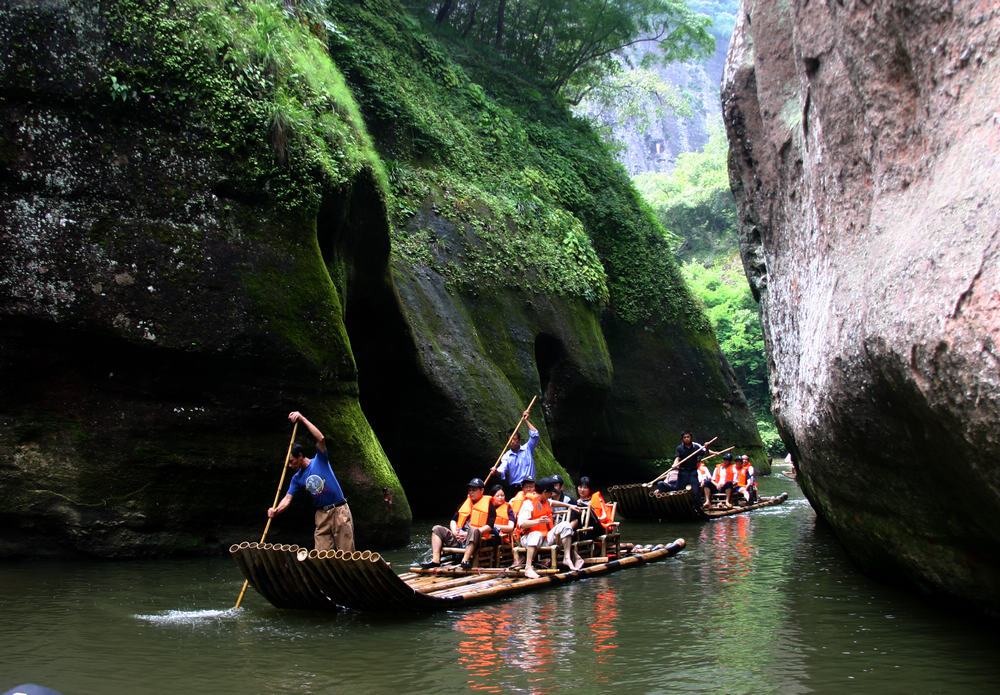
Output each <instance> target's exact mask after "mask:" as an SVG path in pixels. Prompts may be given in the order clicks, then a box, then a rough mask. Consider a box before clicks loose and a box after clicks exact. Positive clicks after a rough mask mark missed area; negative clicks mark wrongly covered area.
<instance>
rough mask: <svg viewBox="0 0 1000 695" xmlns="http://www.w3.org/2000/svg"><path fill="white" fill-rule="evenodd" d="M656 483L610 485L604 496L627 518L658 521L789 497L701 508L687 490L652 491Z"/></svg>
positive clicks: (697, 516)
mask: <svg viewBox="0 0 1000 695" xmlns="http://www.w3.org/2000/svg"><path fill="white" fill-rule="evenodd" d="M655 490H656V487H647V486H645V485H643V484H641V483H634V484H631V485H612V486H611V487H609V488H608V489H607V490H606V491H605V493H604V496H605V498H606V499H607V501H609V502H617V503H618V512H619V513H620V514H621V515H622V516H624V517H625V518H626V519H652V520H659V521H703V520H705V519H714V518H717V517H720V516H730V515H732V514H741V513H743V512H749V511H751V510H753V509H760V508H761V507H770V506H771V505H774V504H781V503H782V502H784V501H785V500H786V499H787V498H788V493H787V492H783V493H781V494H780V495H778V496H777V497H761V498H760V501H759V502H756V503H754V504H749V505H739V506H736V505H734V506H733V507H732V508H731V509H715V508H713V509H707V510H706V509H703V508H702V506H701V501H700V500H698V499H697V498H696V497H695V496H694V494H693V493H692V492H691V491H690V490H677V491H674V492H661V493H659V494H658V495H654V494H653V492H654V491H655Z"/></svg>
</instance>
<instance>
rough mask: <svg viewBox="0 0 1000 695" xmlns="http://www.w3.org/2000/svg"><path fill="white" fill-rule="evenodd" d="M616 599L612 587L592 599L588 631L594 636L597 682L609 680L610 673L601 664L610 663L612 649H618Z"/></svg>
mask: <svg viewBox="0 0 1000 695" xmlns="http://www.w3.org/2000/svg"><path fill="white" fill-rule="evenodd" d="M617 603H618V599H617V597H616V595H615V590H614V589H611V588H609V589H607V590H605V591H602V592H601V593H599V594H598V595H597V599H596V600H595V601H594V612H593V620H592V622H591V623H590V631H591V633H592V634H593V636H594V655H595V657H594V665H595V666H596V672H595V673H594V678H595V680H596V681H597V682H598V683H607V682H609V676H610V675H611V674H610V673H605V671H604V669H603V668H602V667H603V666H607V665H608V664H609V663H610V659H611V656H612V655H613V652H614V650H616V649H618V640H617V638H618V628H617V627H616V623H617V622H618V608H617Z"/></svg>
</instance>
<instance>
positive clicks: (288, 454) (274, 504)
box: [233, 421, 299, 610]
mask: <svg viewBox="0 0 1000 695" xmlns="http://www.w3.org/2000/svg"><path fill="white" fill-rule="evenodd" d="M298 429H299V423H298V421H296V422H295V424H294V425H292V438H291V440H290V441H289V442H288V451H287V452H286V453H285V463H284V464H282V466H281V479H280V480H279V481H278V490H277V492H275V493H274V502H272V503H271V507H272V508H273V507H277V506H278V498H279V497H281V488H282V487H283V486H284V485H285V471H287V470H288V459H290V458H291V457H292V447H293V446H295V433H296V432H297V431H298ZM272 518H273V517H268V518H267V523H266V524H264V533H262V534H261V536H260V542H261V543H263V542H264V539H266V538H267V532H268V531H269V530H270V528H271V519H272ZM249 583H250V580H249V579H244V580H243V588H242V589H240V595H239V597H238V598H237V599H236V605H235V606H233V610H236V609H237V608H239V607H240V604H241V603H243V595H244V594H245V593H246V592H247V584H249Z"/></svg>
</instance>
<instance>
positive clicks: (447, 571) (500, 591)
mask: <svg viewBox="0 0 1000 695" xmlns="http://www.w3.org/2000/svg"><path fill="white" fill-rule="evenodd" d="M684 545H685V544H684V539H683V538H678V539H677V540H675V541H674V542H673V543H670V544H668V545H666V546H664V547H662V548H659V549H656V550H651V551H649V552H645V553H639V554H634V555H627V556H624V557H621V558H618V559H613V560H609V559H607V558H594V559H593V560H597V561H596V562H594V561H593V560H592V561H591V564H588V565H587V566H585V567H584V568H583V569H581V570H578V571H572V570H570V571H565V572H556V573H551V574H545V575H543V576H541V577H539V578H538V579H529V578H527V577H525V576H524V573H523V572H518V571H515V570H505V569H501V568H484V569H476V568H473V569H472V570H461V569H459V568H445V567H442V568H440V569H439V570H432V571H421V572H407V573H404V574H396V573H395V572H394V571H393V570H392V568H391V567H390V566H389V563H387V562H386V561H385V560H383V559H382V557H381V556H380V555H379V554H378V553H372V552H370V551H368V550H365V551H364V552H357V551H355V552H344V551H341V550H337V551H332V550H320V551H317V550H306V549H305V548H299V547H298V546H295V545H275V544H271V543H247V542H244V543H240V544H238V545H233V546H231V547H230V548H229V552H230V554H231V555H232V556H233V559H234V560H235V561H236V564H237V565H238V566H239V568H240V571H241V572H242V573H243V576H244V577H245V578H246V579H247V581H248V582H249V583H250V585H251V586H253V588H254V589H256V590H257V591H258V592H259V593H260V595H261V596H263V597H264V598H266V599H267V600H268V601H270V602H271V603H272V604H274V605H275V606H277V607H278V608H300V609H308V610H315V609H322V610H337V609H339V608H340V607H342V606H346V607H348V608H356V609H360V610H370V611H397V612H415V611H433V610H440V609H445V608H454V607H457V606H465V605H470V604H473V603H479V602H483V601H489V600H492V599H495V598H498V597H500V596H509V595H512V594H518V593H521V592H524V591H532V590H534V589H541V588H543V587H546V586H553V585H557V584H564V583H568V582H572V581H576V580H577V579H583V578H584V577H591V576H594V575H597V574H604V573H607V572H614V571H616V570H620V569H627V568H630V567H638V566H639V565H642V564H645V563H648V562H655V561H656V560H660V559H662V558H665V557H669V556H671V555H674V554H676V553H677V552H678V551H680V550H681V549H682V548H684Z"/></svg>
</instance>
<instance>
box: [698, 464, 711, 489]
mask: <svg viewBox="0 0 1000 695" xmlns="http://www.w3.org/2000/svg"><path fill="white" fill-rule="evenodd" d="M711 479H712V473H711V471H709V470H708V466H706V465H705V464H704V463H701V462H700V461H699V462H698V484H699V485H702V486H704V485H705V481H706V480H711Z"/></svg>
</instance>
